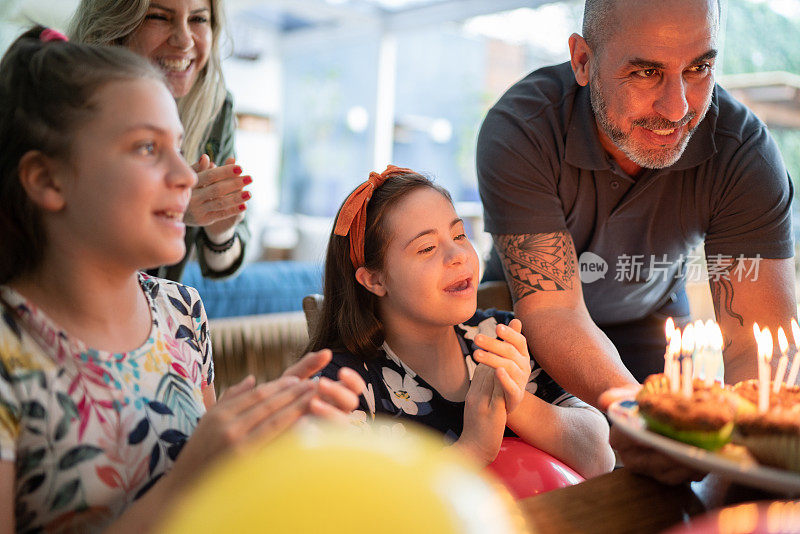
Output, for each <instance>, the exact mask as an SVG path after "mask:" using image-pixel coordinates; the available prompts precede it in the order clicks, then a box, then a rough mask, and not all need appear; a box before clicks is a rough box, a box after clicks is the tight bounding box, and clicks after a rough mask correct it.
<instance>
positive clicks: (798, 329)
mask: <svg viewBox="0 0 800 534" xmlns="http://www.w3.org/2000/svg"><path fill="white" fill-rule="evenodd" d="M792 337H793V338H794V346H795V348H797V347H800V326H797V319H795V318H794V317H793V318H792Z"/></svg>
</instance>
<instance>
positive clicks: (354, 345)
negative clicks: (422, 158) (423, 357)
mask: <svg viewBox="0 0 800 534" xmlns="http://www.w3.org/2000/svg"><path fill="white" fill-rule="evenodd" d="M422 187H427V188H430V189H433V190H434V191H437V192H438V193H441V194H442V196H444V197H445V198H447V200H449V201H450V202H452V201H453V200H452V198H451V197H450V193H448V192H447V190H446V189H444V188H443V187H441V186H439V185H436V184H435V183H433V182H432V181H431V180H429V179H428V178H426V177H424V176H422V175H420V174H416V173H410V174H403V175H399V176H398V175H395V176H391V177H389V178H387V180H386V181H385V182H384V183H383V185H381V186H380V187H378V188H376V189H375V191H374V192H373V194H372V198H371V199H370V201H369V204H367V224H366V230H365V232H364V267H365V268H366V269H369V270H371V271H380V270H381V269H383V267H384V260H385V259H386V250H387V248H388V245H389V241H390V239H391V237H392V236H391V235H389V228H388V227H387V221H388V218H389V214H390V213H391V211H392V208H393V207H394V206H395V205H396V204H397V203H398V202H399V201H400V200H401V199H403V198H404V197H405V196H407V195H408V194H409V193H411V192H412V191H415V190H417V189H419V188H422ZM339 209H340V210H341V208H339ZM323 296H324V300H323V303H322V310H321V311H320V314H319V319H318V321H317V326H316V329H315V331H314V332H312V333H311V341H310V343H309V345H308V347H307V348H306V352H310V351H317V350H321V349H324V348H330V349H332V350H334V351H345V350H346V351H347V352H350V353H352V354H354V355H356V356H358V357H359V358H362V359H363V360H368V359H371V358H374V357H375V356H377V354H378V352H379V350H380V348H381V345H383V341H384V333H383V323H382V322H381V320H380V317H379V316H378V297H377V296H376V295H374V294H373V293H371V292H369V291H367V289H366V288H364V286H362V285H361V284H359V283H358V281H357V280H356V270H355V267H353V263H352V262H351V260H350V241H349V238H348V237H342V236H338V235H335V234H334V233H333V232H331V237H330V240H329V241H328V252H327V256H326V259H325V276H324V281H323Z"/></svg>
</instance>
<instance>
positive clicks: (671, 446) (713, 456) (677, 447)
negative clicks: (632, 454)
mask: <svg viewBox="0 0 800 534" xmlns="http://www.w3.org/2000/svg"><path fill="white" fill-rule="evenodd" d="M608 418H609V419H611V422H612V423H614V424H615V425H616V426H617V428H619V429H620V430H621V431H622V432H624V433H625V434H627V435H628V436H630V437H631V438H633V439H635V440H636V441H639V442H640V443H643V444H645V445H649V446H650V447H652V448H654V449H656V450H658V451H661V452H663V453H664V454H666V455H668V456H671V457H672V458H675V459H676V460H678V461H680V462H681V463H684V464H686V465H688V466H689V467H693V468H695V469H697V470H700V471H703V472H713V473H718V474H720V475H722V476H724V477H726V478H728V479H730V480H733V481H735V482H739V483H740V484H745V485H747V486H754V487H757V488H762V489H765V490H769V491H775V492H780V493H787V494H795V495H796V494H800V474H798V473H792V472H791V471H786V470H783V469H776V468H774V467H765V466H763V465H759V464H758V463H756V462H754V461H752V460H748V459H747V458H745V457H742V458H732V457H726V456H725V455H724V453H720V452H710V451H707V450H705V449H701V448H699V447H695V446H693V445H687V444H685V443H681V442H680V441H675V440H674V439H671V438H668V437H666V436H662V435H661V434H656V433H655V432H651V431H649V430H647V429H646V428H645V423H644V420H643V419H642V418H641V417H640V416H639V406H638V405H637V404H636V401H631V400H623V401H617V402H615V403H613V404H612V405H611V407H610V408H609V409H608ZM723 450H725V449H723Z"/></svg>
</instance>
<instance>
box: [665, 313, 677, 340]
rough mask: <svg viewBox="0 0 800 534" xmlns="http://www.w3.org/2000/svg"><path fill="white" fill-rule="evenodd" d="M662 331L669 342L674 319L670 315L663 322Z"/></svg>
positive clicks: (672, 331)
mask: <svg viewBox="0 0 800 534" xmlns="http://www.w3.org/2000/svg"><path fill="white" fill-rule="evenodd" d="M664 333H665V334H666V336H667V343H669V342H670V339H671V338H672V334H673V333H675V321H673V320H672V317H668V318H667V322H666V324H664Z"/></svg>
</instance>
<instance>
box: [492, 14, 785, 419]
mask: <svg viewBox="0 0 800 534" xmlns="http://www.w3.org/2000/svg"><path fill="white" fill-rule="evenodd" d="M719 9H720V8H719V5H718V2H717V0H587V1H586V7H585V14H584V23H583V36H581V35H578V34H573V35H572V36H571V37H570V38H569V49H570V61H569V62H568V63H564V64H562V65H556V66H551V67H545V68H542V69H539V70H537V71H534V72H532V73H531V74H529V75H528V76H527V77H525V78H524V79H522V80H521V81H520V82H518V83H517V84H516V85H514V86H513V87H511V88H510V89H509V90H508V92H507V93H506V94H505V95H503V97H502V98H500V100H499V101H498V102H497V104H496V105H495V106H494V107H493V108H492V109H491V110H490V111H489V113H488V115H487V116H486V119H485V121H484V123H483V126H482V127H481V132H480V136H479V138H478V150H477V168H478V179H479V188H480V193H481V198H482V200H483V203H484V210H485V224H486V229H487V231H488V232H490V233H491V234H492V235H493V237H494V244H495V250H496V252H497V255H498V256H499V260H500V261H498V266H499V265H500V263H502V270H503V272H504V273H505V277H506V280H507V282H508V285H509V287H510V290H511V293H512V297H513V300H514V311H515V313H516V315H517V317H518V318H520V319H521V320H522V323H523V325H524V326H523V332H524V333H525V335H526V336H527V338H528V340H529V343H530V345H531V347H532V349H533V355H534V357H535V358H536V360H537V361H538V362H539V363H540V364H541V365H542V367H543V368H544V369H545V370H546V371H547V373H549V374H550V375H551V376H552V377H553V378H554V379H555V380H556V381H557V382H558V383H559V384H561V385H562V386H563V387H564V388H565V389H567V390H568V391H570V392H571V393H573V394H575V395H577V396H578V397H580V398H582V399H584V400H586V401H587V402H589V403H592V404H594V405H595V406H598V405H601V404H602V403H601V401H600V395H601V393H602V392H603V391H605V390H607V389H609V388H611V387H617V386H623V385H625V384H635V383H636V382H637V381H641V380H643V379H644V377H645V376H647V375H648V374H650V373H655V372H659V371H661V370H662V369H663V366H664V348H665V339H664V324H665V319H666V318H667V317H668V316H672V317H675V319H676V322H677V323H679V324H685V323H687V322H688V321H689V320H690V310H689V308H688V301H687V299H686V293H685V289H684V287H685V285H684V284H685V281H686V278H687V273H689V274H691V273H692V268H693V264H692V263H691V251H692V250H693V249H694V248H695V247H696V246H697V245H699V244H700V243H704V246H705V256H706V258H707V264H708V272H709V277H708V280H709V284H710V289H711V294H712V296H713V300H714V306H715V312H716V318H717V321H718V323H719V325H720V326H721V328H722V333H723V336H724V340H725V350H724V363H725V378H726V381H727V382H734V381H738V380H741V379H744V378H751V377H755V376H756V369H757V367H756V347H755V341H754V337H753V333H752V332H753V330H752V325H753V323H754V322H758V324H759V325H762V326H765V325H767V326H770V327H771V328H772V330H773V332H775V329H776V328H777V326H779V325H782V326H783V328H784V330H786V331H787V332H789V331H790V330H789V320H790V318H791V317H793V316H794V314H795V310H796V308H795V296H794V262H793V250H794V246H793V239H792V232H791V230H792V224H791V213H790V206H791V200H792V196H793V190H792V183H791V180H790V178H789V176H788V174H787V172H786V168H785V166H784V164H783V161H782V159H781V155H780V153H779V151H778V148H777V146H776V144H775V142H774V140H773V139H772V137H771V136H770V134H769V132H768V130H767V128H766V126H765V125H764V124H763V123H762V122H761V121H760V120H759V119H758V118H757V117H756V116H755V115H754V114H753V113H752V112H751V111H749V110H748V109H747V108H746V107H745V106H744V105H742V104H740V103H739V102H737V101H736V100H734V99H733V98H732V97H731V96H730V95H729V94H728V93H727V92H726V91H725V90H724V89H723V88H721V87H720V86H718V85H716V84H715V82H714V71H715V64H716V58H717V55H718V34H719V21H720V13H719ZM489 270H491V267H490V269H489ZM500 276H501V277H502V275H500Z"/></svg>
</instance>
